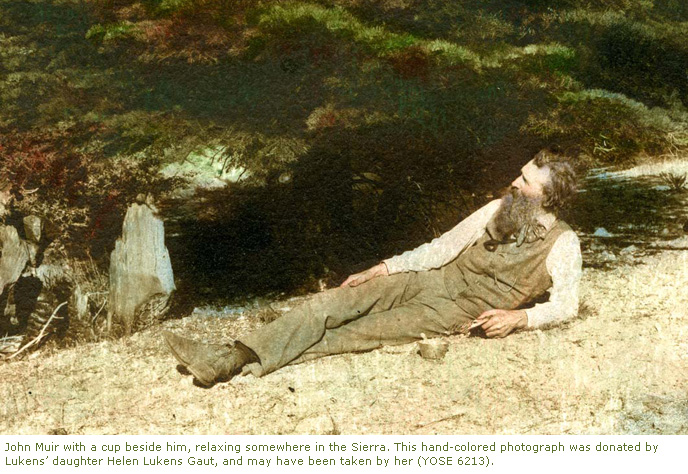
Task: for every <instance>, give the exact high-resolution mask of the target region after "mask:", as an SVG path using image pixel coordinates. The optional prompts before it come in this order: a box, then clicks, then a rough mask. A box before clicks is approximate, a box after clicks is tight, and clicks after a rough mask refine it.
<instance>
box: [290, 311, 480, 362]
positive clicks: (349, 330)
mask: <svg viewBox="0 0 688 474" xmlns="http://www.w3.org/2000/svg"><path fill="white" fill-rule="evenodd" d="M472 319H473V317H472V316H470V315H468V314H467V313H465V312H463V311H462V310H461V309H460V308H459V307H457V306H456V304H455V303H454V302H453V301H451V300H449V299H439V298H433V299H432V300H429V301H423V300H422V299H421V300H419V301H416V300H413V301H411V302H409V303H406V304H402V305H400V306H398V307H394V308H392V309H390V310H388V311H382V312H379V313H375V314H371V315H368V316H366V317H365V318H359V319H357V320H355V321H351V322H350V323H348V324H345V325H342V326H340V327H338V328H335V329H331V330H328V331H327V332H325V335H324V336H323V338H322V339H321V340H320V341H319V342H318V343H316V344H315V345H313V346H312V347H310V348H309V349H307V350H306V351H305V352H304V353H303V355H301V356H300V357H299V358H297V359H296V360H294V361H293V362H292V363H295V364H297V363H301V362H305V361H308V360H312V359H317V358H319V357H323V356H327V355H333V354H343V353H347V352H364V351H370V350H373V349H378V348H380V347H382V346H393V345H399V344H408V343H410V342H414V341H417V340H419V339H422V337H423V336H425V337H427V338H432V337H439V336H446V335H449V334H452V333H454V332H456V330H457V329H458V328H459V327H460V326H461V325H463V324H465V323H466V322H470V321H471V320H472Z"/></svg>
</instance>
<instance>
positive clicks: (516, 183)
mask: <svg viewBox="0 0 688 474" xmlns="http://www.w3.org/2000/svg"><path fill="white" fill-rule="evenodd" d="M511 187H512V188H516V189H521V177H520V176H519V177H518V178H516V179H515V180H513V182H512V183H511Z"/></svg>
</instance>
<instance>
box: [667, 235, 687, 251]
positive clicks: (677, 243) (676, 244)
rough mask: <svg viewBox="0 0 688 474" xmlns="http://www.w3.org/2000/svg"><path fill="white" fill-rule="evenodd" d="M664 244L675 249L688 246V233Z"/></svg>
mask: <svg viewBox="0 0 688 474" xmlns="http://www.w3.org/2000/svg"><path fill="white" fill-rule="evenodd" d="M664 245H666V246H667V247H671V248H674V249H683V248H688V235H684V236H681V237H679V238H678V239H674V240H670V241H669V242H667V243H666V244H664Z"/></svg>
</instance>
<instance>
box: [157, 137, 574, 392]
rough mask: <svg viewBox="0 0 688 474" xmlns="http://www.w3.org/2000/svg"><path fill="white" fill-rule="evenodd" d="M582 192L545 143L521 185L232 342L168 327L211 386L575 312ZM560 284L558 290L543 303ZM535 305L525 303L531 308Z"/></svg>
mask: <svg viewBox="0 0 688 474" xmlns="http://www.w3.org/2000/svg"><path fill="white" fill-rule="evenodd" d="M575 189H576V183H575V173H574V171H573V169H572V167H571V165H570V164H569V163H567V162H566V161H565V160H564V159H563V158H562V157H560V156H558V155H556V154H554V153H552V152H550V151H547V150H543V151H541V152H539V153H538V154H537V155H535V157H534V158H533V160H532V161H530V162H528V163H527V164H526V165H525V166H524V167H523V168H522V169H521V175H520V176H519V177H518V178H517V179H516V180H515V181H514V182H513V183H512V185H511V189H510V191H509V192H508V193H507V194H505V195H504V197H502V198H501V199H499V200H495V201H492V202H490V203H489V204H487V205H486V206H484V207H483V208H481V209H479V210H478V211H476V212H475V213H473V214H472V215H470V216H469V217H468V218H466V219H465V220H464V221H462V222H461V223H459V224H458V225H457V226H456V227H454V228H453V229H451V230H450V231H448V232H447V233H445V234H443V235H442V236H440V237H438V238H436V239H434V240H433V241H432V242H430V243H426V244H424V245H421V246H420V247H418V248H416V249H415V250H412V251H408V252H405V253H403V254H401V255H398V256H395V257H392V258H390V259H388V260H384V261H383V262H382V263H380V264H378V265H376V266H374V267H372V268H370V269H368V270H366V271H364V272H362V273H359V274H355V275H352V276H350V277H349V278H347V279H346V281H344V283H342V285H341V286H340V287H339V288H335V289H331V290H328V291H325V292H321V293H318V294H315V295H313V296H312V297H309V298H308V299H307V300H306V301H304V302H303V303H302V304H301V305H300V306H298V307H296V308H294V309H293V310H291V311H289V312H287V313H285V314H284V315H283V316H282V317H280V318H278V319H277V320H275V321H273V322H271V323H270V324H267V325H265V326H263V327H261V328H259V329H257V330H256V331H254V332H252V333H250V334H248V335H246V336H244V337H240V338H239V340H238V341H236V342H235V343H234V344H231V345H222V344H202V343H199V342H196V341H193V340H190V339H187V338H183V337H180V336H177V335H175V334H173V333H171V332H167V331H165V332H164V333H163V335H164V338H165V341H166V342H167V344H168V346H169V348H170V350H171V351H172V353H173V354H174V356H175V357H176V358H177V360H178V361H179V362H180V363H181V364H182V365H183V366H185V367H186V368H187V369H188V370H189V372H191V374H193V375H194V377H195V378H196V379H197V381H198V382H199V383H200V384H202V385H205V386H210V385H213V384H214V383H216V382H218V381H226V380H229V379H230V378H231V377H233V376H234V375H236V374H238V373H239V372H241V371H242V369H243V370H244V372H245V373H246V372H252V373H253V374H254V375H257V376H262V375H265V374H268V373H270V372H272V371H274V370H277V369H279V368H280V367H283V366H285V365H287V364H293V363H298V362H303V361H306V360H310V359H314V358H317V357H322V356H326V355H332V354H341V353H345V352H360V351H368V350H372V349H376V348H379V347H381V346H383V345H395V344H405V343H410V342H413V341H416V340H418V339H421V338H422V337H424V336H425V337H428V338H431V337H437V336H444V335H449V334H453V333H459V332H465V331H467V330H468V329H469V328H474V327H477V326H482V329H483V330H484V331H485V334H486V336H487V337H504V336H507V335H508V334H509V333H511V332H512V331H514V330H517V329H523V328H535V327H540V326H543V325H545V324H550V323H555V322H560V321H563V320H566V319H569V318H572V317H574V316H575V315H576V314H577V312H578V284H579V281H580V277H581V251H580V243H579V240H578V237H577V236H576V234H575V233H574V232H573V230H571V228H570V227H569V226H568V225H567V224H566V223H565V222H563V221H562V220H561V219H559V218H558V215H559V212H560V211H561V210H562V208H563V207H564V206H565V205H566V203H567V201H568V200H569V198H571V197H572V196H573V194H574V193H575ZM547 292H549V298H548V299H547V300H546V301H543V302H541V303H539V304H534V305H533V302H534V301H535V300H536V299H538V298H539V297H541V296H544V295H545V294H546V293H547ZM529 304H530V307H528V308H526V309H521V308H523V307H524V306H528V305H529Z"/></svg>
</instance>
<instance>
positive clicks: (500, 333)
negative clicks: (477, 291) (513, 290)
mask: <svg viewBox="0 0 688 474" xmlns="http://www.w3.org/2000/svg"><path fill="white" fill-rule="evenodd" d="M478 326H482V328H483V331H485V335H486V336H487V337H506V336H507V335H509V334H510V333H511V332H512V331H514V330H516V329H523V328H525V327H528V314H526V312H525V311H523V310H516V311H505V310H503V309H491V310H489V311H485V312H484V313H483V314H481V315H480V316H478V317H477V318H475V321H473V324H471V329H473V328H476V327H478Z"/></svg>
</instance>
